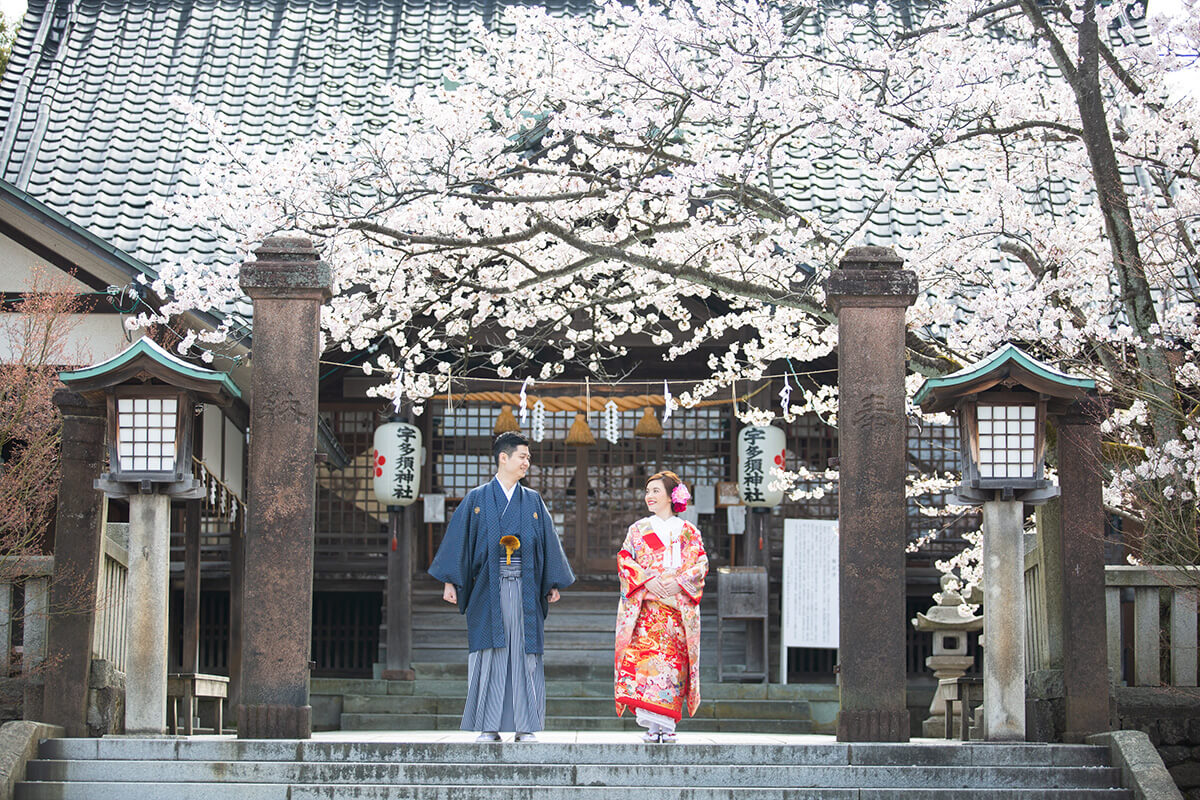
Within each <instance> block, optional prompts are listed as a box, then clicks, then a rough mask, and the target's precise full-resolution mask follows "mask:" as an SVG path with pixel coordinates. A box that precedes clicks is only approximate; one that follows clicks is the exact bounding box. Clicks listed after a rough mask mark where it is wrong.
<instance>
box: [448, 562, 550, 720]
mask: <svg viewBox="0 0 1200 800" xmlns="http://www.w3.org/2000/svg"><path fill="white" fill-rule="evenodd" d="M500 611H501V615H502V616H503V619H504V636H505V644H506V647H496V648H491V649H487V650H476V651H475V652H473V653H471V654H470V655H468V657H467V703H466V706H465V707H464V708H463V718H462V725H461V726H460V727H461V728H462V730H464V731H497V732H499V731H506V732H507V731H515V732H518V733H534V732H536V731H540V730H542V729H543V728H545V725H546V673H545V669H544V667H543V664H542V656H541V655H540V654H532V653H526V652H525V624H524V614H523V612H522V611H521V560H520V559H519V558H515V557H514V558H513V560H512V564H505V563H504V562H503V561H501V562H500Z"/></svg>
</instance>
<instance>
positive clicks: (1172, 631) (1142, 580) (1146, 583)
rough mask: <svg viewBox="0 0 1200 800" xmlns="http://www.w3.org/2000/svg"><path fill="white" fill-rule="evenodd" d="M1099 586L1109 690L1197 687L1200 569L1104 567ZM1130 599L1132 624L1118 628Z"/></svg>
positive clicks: (1130, 621) (1129, 621) (1130, 622)
mask: <svg viewBox="0 0 1200 800" xmlns="http://www.w3.org/2000/svg"><path fill="white" fill-rule="evenodd" d="M1104 584H1105V586H1104V594H1105V611H1106V617H1107V623H1108V624H1107V628H1108V666H1109V673H1110V676H1111V680H1112V682H1113V685H1114V686H1120V685H1126V686H1149V687H1157V686H1162V685H1170V686H1179V687H1194V686H1196V685H1197V673H1196V670H1197V660H1196V648H1197V635H1196V633H1197V625H1196V611H1197V595H1198V594H1200V567H1176V566H1142V567H1133V566H1109V567H1105V570H1104ZM1130 595H1132V605H1133V613H1132V619H1131V620H1128V621H1127V623H1128V624H1124V625H1123V624H1122V622H1123V617H1124V614H1123V613H1122V606H1123V605H1125V604H1127V601H1128V599H1129V596H1130ZM1164 609H1165V610H1166V614H1165V615H1164V613H1163V612H1164ZM1164 616H1165V617H1166V620H1167V626H1166V630H1165V631H1164V629H1163V625H1162V620H1163V618H1164ZM1164 633H1165V634H1166V635H1165V636H1164ZM1127 652H1128V653H1129V654H1130V655H1131V658H1130V659H1128V660H1127V659H1126V658H1124V656H1125V654H1126V653H1127ZM1164 667H1165V674H1164Z"/></svg>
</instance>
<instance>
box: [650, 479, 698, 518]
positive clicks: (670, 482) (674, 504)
mask: <svg viewBox="0 0 1200 800" xmlns="http://www.w3.org/2000/svg"><path fill="white" fill-rule="evenodd" d="M652 481H662V483H663V488H664V489H666V490H667V497H669V498H671V510H672V511H674V512H675V513H676V514H678V513H679V512H681V511H683V510H684V509H686V508H687V502H686V501H687V500H689V499H691V495H690V494H688V491H687V487H686V486H684V488H683V494H684V495H686V497H684V498H683V500H684V502H682V503H680V502H678V501H677V498H676V494H675V489H676V488H677V487H680V486H683V481H681V480H680V479H679V476H678V475H676V474H675V473H674V472H671V470H669V469H664V470H663V471H662V472H656V473H654V474H653V475H651V476H650V477H649V478H646V485H647V486H649V485H650V483H651V482H652Z"/></svg>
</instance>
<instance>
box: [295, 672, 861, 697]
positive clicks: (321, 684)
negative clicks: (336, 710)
mask: <svg viewBox="0 0 1200 800" xmlns="http://www.w3.org/2000/svg"><path fill="white" fill-rule="evenodd" d="M612 691H613V682H612V679H611V677H610V678H609V679H607V680H553V679H550V680H547V681H546V696H547V697H584V698H591V697H607V698H611V697H612ZM310 692H311V693H312V694H314V695H337V696H341V697H346V698H349V697H351V696H357V697H374V696H387V695H394V696H404V697H457V698H465V697H466V695H467V683H466V679H465V678H462V679H459V678H447V679H428V678H427V679H418V680H414V681H386V680H368V679H363V678H344V679H343V678H313V680H312V685H311V688H310ZM700 692H701V695H702V696H703V697H704V699H705V700H706V701H707V700H792V701H800V700H818V701H822V702H834V703H836V702H837V700H838V687H837V686H836V685H835V684H832V683H790V684H786V685H784V684H778V683H718V682H716V681H709V682H703V681H702V682H701V685H700Z"/></svg>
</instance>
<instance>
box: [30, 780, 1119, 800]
mask: <svg viewBox="0 0 1200 800" xmlns="http://www.w3.org/2000/svg"><path fill="white" fill-rule="evenodd" d="M630 797H652V798H654V800H742V799H743V798H744V799H745V800H750V799H751V798H753V800H913V798H914V797H919V798H923V799H924V800H962V798H963V797H964V793H963V790H962V789H945V788H923V789H920V790H919V791H914V790H913V789H910V788H896V787H889V788H877V789H860V788H853V789H832V788H819V789H818V788H814V789H807V790H803V789H802V790H797V789H794V788H774V789H768V788H763V787H754V786H751V787H732V788H730V787H721V788H700V787H686V788H678V787H671V788H664V787H658V786H655V787H637V786H619V787H608V786H523V787H508V788H504V789H501V788H498V787H494V786H463V785H462V784H459V783H453V784H449V785H443V786H435V785H424V786H345V785H338V784H334V785H324V786H321V785H311V784H310V785H296V786H294V785H291V784H236V783H191V784H180V785H171V786H170V790H169V791H167V792H164V787H163V786H161V785H157V784H145V783H112V782H99V783H75V782H72V783H58V782H46V783H21V784H17V788H16V792H15V794H14V798H15V800H112V798H121V800H167V798H169V799H170V800H509V798H512V800H543V799H544V800H557V799H558V798H565V799H566V800H629V798H630ZM969 797H970V798H971V799H972V800H1043V799H1044V800H1129V799H1130V797H1131V795H1130V793H1129V792H1128V791H1126V790H1124V789H1040V788H1038V789H988V788H972V789H971V791H970V794H969Z"/></svg>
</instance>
